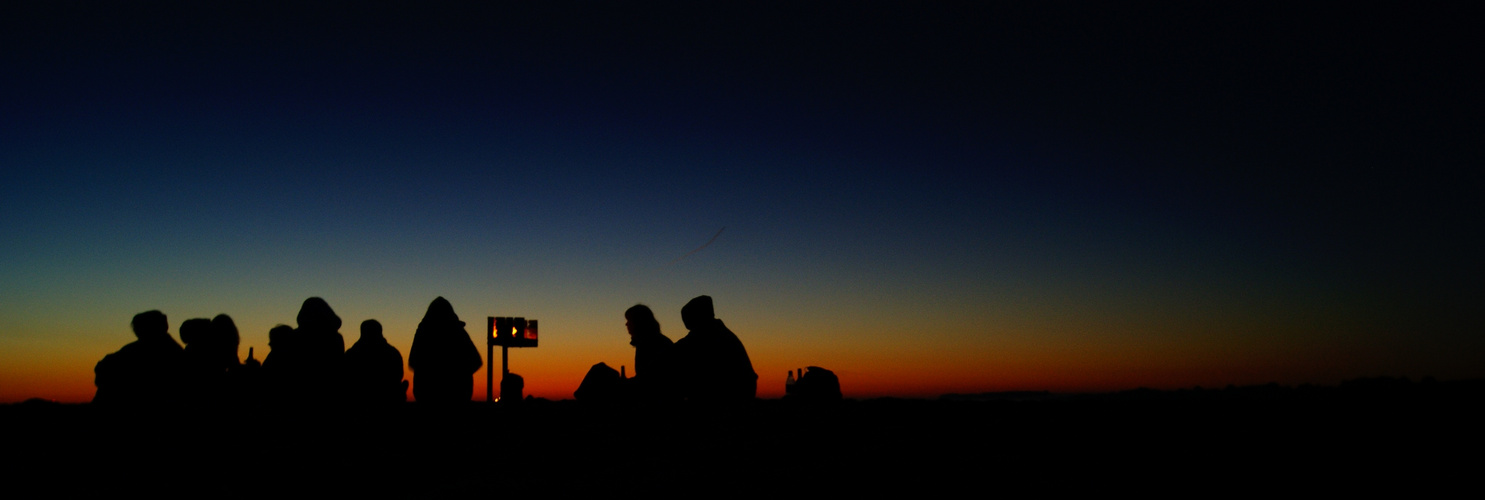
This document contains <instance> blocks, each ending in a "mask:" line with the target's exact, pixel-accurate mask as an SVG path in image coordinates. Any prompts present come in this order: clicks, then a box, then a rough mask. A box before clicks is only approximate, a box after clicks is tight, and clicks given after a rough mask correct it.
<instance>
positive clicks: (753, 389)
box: [674, 295, 758, 402]
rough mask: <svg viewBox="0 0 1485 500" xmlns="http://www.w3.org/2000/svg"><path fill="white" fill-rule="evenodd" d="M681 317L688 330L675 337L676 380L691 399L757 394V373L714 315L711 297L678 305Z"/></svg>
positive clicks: (749, 397) (733, 336) (739, 397)
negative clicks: (677, 370)
mask: <svg viewBox="0 0 1485 500" xmlns="http://www.w3.org/2000/svg"><path fill="white" fill-rule="evenodd" d="M681 321H682V322H683V323H685V324H686V329H687V330H690V333H687V334H686V336H685V337H682V338H681V340H679V341H676V343H675V349H674V354H675V357H676V366H677V368H678V369H679V370H680V373H679V374H678V376H679V377H678V383H679V385H680V388H681V392H682V394H683V395H684V396H685V397H686V399H689V400H691V401H710V402H737V401H749V400H752V399H753V398H754V397H757V395H758V374H757V372H754V371H753V361H752V360H751V359H749V358H748V351H747V349H745V348H743V344H742V341H741V340H738V339H737V335H736V334H734V333H732V330H729V329H727V325H724V324H722V320H720V319H717V318H716V313H715V312H714V311H713V309H712V298H711V297H709V296H706V295H702V296H700V297H696V298H694V299H691V302H688V303H686V306H685V307H682V308H681Z"/></svg>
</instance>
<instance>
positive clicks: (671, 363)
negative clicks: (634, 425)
mask: <svg viewBox="0 0 1485 500" xmlns="http://www.w3.org/2000/svg"><path fill="white" fill-rule="evenodd" d="M624 319H625V320H626V321H625V322H624V327H625V328H627V329H628V330H629V345H632V346H634V378H633V379H630V381H629V387H630V391H629V392H630V395H631V396H632V397H635V398H639V399H671V398H674V397H676V387H675V384H676V367H675V353H674V352H673V351H674V349H675V343H674V342H671V341H670V337H666V336H665V334H663V333H660V322H659V321H657V320H656V319H655V313H654V311H651V310H650V308H649V307H648V306H645V305H644V304H636V305H635V306H634V307H630V308H629V310H627V311H624ZM744 355H746V354H744ZM749 366H750V367H751V366H752V365H751V364H750V365H749Z"/></svg>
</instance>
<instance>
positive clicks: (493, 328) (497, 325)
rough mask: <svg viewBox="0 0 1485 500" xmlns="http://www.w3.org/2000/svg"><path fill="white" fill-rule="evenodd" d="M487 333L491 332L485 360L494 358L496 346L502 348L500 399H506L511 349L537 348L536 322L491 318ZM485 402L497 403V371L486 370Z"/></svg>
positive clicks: (487, 337)
mask: <svg viewBox="0 0 1485 500" xmlns="http://www.w3.org/2000/svg"><path fill="white" fill-rule="evenodd" d="M485 331H487V332H489V333H488V334H487V335H486V336H485V338H486V339H488V340H489V345H488V347H487V348H486V354H485V359H491V358H494V357H495V346H497V345H498V346H500V382H501V393H502V394H501V395H500V397H501V398H504V397H505V394H504V392H505V390H504V387H505V378H506V376H507V375H510V348H512V347H536V341H537V328H536V320H534V319H531V320H528V319H526V318H510V317H495V316H490V321H489V327H488V328H486V329H485ZM516 397H517V398H519V397H520V396H519V395H517V396H516ZM485 401H486V402H494V401H495V370H490V369H486V370H485Z"/></svg>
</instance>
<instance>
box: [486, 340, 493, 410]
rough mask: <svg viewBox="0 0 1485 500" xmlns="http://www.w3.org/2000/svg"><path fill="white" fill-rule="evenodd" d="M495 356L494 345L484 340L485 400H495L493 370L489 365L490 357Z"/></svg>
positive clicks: (490, 401)
mask: <svg viewBox="0 0 1485 500" xmlns="http://www.w3.org/2000/svg"><path fill="white" fill-rule="evenodd" d="M493 357H495V346H494V345H493V344H490V341H489V340H488V339H487V340H485V402H486V403H494V402H495V370H494V367H492V366H490V358H493Z"/></svg>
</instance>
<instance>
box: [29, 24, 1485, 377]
mask: <svg viewBox="0 0 1485 500" xmlns="http://www.w3.org/2000/svg"><path fill="white" fill-rule="evenodd" d="M709 4H710V3H709ZM1358 8H1360V7H1359V6H1357V5H1353V4H1339V5H1334V6H1325V5H1311V4H1306V5H1302V6H1296V5H1287V4H1279V5H1251V4H1250V3H1248V2H1238V3H1232V4H1227V3H1211V2H1202V3H1199V4H1195V5H1188V4H1184V3H1176V4H1157V5H1149V4H1134V5H1110V4H1106V3H1095V4H1092V5H1087V4H1082V3H1054V2H1036V3H1035V4H1034V5H1030V6H1017V5H988V6H987V5H978V4H973V3H972V4H960V3H937V4H935V5H931V6H922V5H916V4H897V3H869V2H843V3H811V4H810V5H803V6H801V5H795V4H793V3H781V4H771V3H759V2H743V3H737V4H723V5H715V4H712V5H707V6H705V7H702V6H694V5H689V4H685V3H682V4H677V5H668V6H663V7H656V6H646V7H643V8H640V7H634V6H628V5H611V4H608V3H598V2H545V3H544V5H542V6H515V7H511V6H498V7H492V6H484V7H467V6H460V7H430V6H427V5H424V4H418V5H401V4H396V3H387V4H382V3H375V2H351V3H347V4H345V5H337V6H317V7H293V8H283V7H281V6H273V7H262V6H257V5H249V6H242V7H240V8H236V9H226V10H224V9H222V8H220V7H217V6H203V5H198V4H196V3H192V2H185V3H159V4H156V3H145V4H139V3H127V4H125V3H103V4H101V5H100V4H98V3H94V2H76V3H73V2H8V3H6V5H5V6H4V7H0V235H3V239H0V402H12V401H20V400H24V399H26V398H31V397H42V398H48V399H57V400H62V401H86V400H88V399H90V398H91V397H92V394H93V386H92V377H93V374H92V367H93V365H94V364H95V363H96V362H97V361H98V360H99V359H101V358H102V357H103V356H104V355H106V354H108V353H110V352H113V351H115V350H117V349H118V348H119V347H121V346H122V345H124V344H125V343H128V342H130V341H132V340H133V335H132V334H131V333H130V330H129V320H130V319H131V318H132V316H133V315H134V314H136V313H138V312H142V311H146V310H150V309H159V310H161V311H163V312H165V313H166V314H167V315H168V316H169V318H170V323H171V333H172V334H175V333H177V330H178V327H179V325H180V323H181V322H182V321H184V320H186V319H189V318H195V317H210V316H213V315H215V314H218V313H227V314H229V315H231V316H232V317H233V318H234V319H235V320H236V321H237V324H238V326H239V328H240V329H241V331H242V349H241V355H242V356H243V357H246V356H247V350H248V348H249V347H253V348H255V349H256V357H257V358H258V359H262V357H263V356H264V355H265V354H266V353H267V332H268V330H269V328H271V327H272V326H273V325H275V324H279V323H288V324H291V325H292V324H293V320H294V317H295V315H296V314H297V312H298V309H299V305H300V303H301V302H303V300H304V299H305V298H307V297H311V296H319V297H323V298H325V299H326V300H327V301H328V302H329V304H330V305H331V307H333V308H334V309H335V311H336V312H337V313H338V314H339V315H340V317H341V318H342V319H343V320H344V323H345V326H344V327H342V329H341V333H342V334H343V335H344V336H345V337H346V340H347V342H346V343H347V345H350V344H351V343H353V342H354V341H355V339H356V338H357V337H358V335H359V332H358V329H357V325H359V324H360V322H361V321H362V320H365V319H368V318H375V319H378V320H379V321H381V322H382V324H383V325H384V327H385V331H386V336H387V339H388V340H389V341H390V342H391V343H392V344H393V345H394V346H396V347H398V348H399V349H400V350H401V351H402V352H403V354H404V356H406V355H407V353H408V349H409V348H410V347H411V345H412V335H413V331H414V330H415V328H416V325H417V323H418V321H419V320H420V319H421V317H422V315H423V313H424V312H425V311H426V308H427V306H428V303H429V302H431V301H432V300H433V298H435V297H437V296H443V297H445V298H447V299H449V301H450V302H451V303H452V304H453V305H454V309H455V311H457V312H458V314H459V315H460V317H461V318H462V319H463V320H464V321H465V322H467V323H468V324H469V326H470V327H471V328H470V331H471V334H472V335H474V336H475V338H476V340H478V339H479V338H480V337H479V336H480V335H481V334H482V329H483V327H484V324H485V318H486V317H487V316H492V315H502V316H525V317H528V318H537V319H540V320H541V322H542V323H541V324H542V335H543V339H542V345H541V347H539V348H537V349H525V350H518V351H512V354H511V358H512V369H513V371H515V372H517V373H521V374H522V375H523V376H525V378H526V381H527V382H526V383H527V393H528V394H532V395H536V396H539V397H547V398H553V399H561V398H569V397H571V394H572V391H573V390H574V389H576V387H577V384H578V382H579V380H580V379H581V377H582V375H583V374H584V373H585V372H586V370H587V368H588V366H590V365H591V364H593V363H596V362H599V361H603V362H606V363H608V364H610V365H614V366H617V365H630V366H631V368H632V364H633V350H632V348H631V347H629V346H628V344H627V340H628V338H627V336H626V335H625V334H624V319H623V317H622V313H623V311H624V309H626V308H627V307H629V306H631V305H633V304H635V303H644V304H647V305H649V306H651V307H652V308H653V309H654V310H655V312H656V313H657V316H658V317H659V319H660V322H661V326H662V329H663V332H664V333H665V334H666V335H668V336H669V337H671V338H672V339H679V338H681V337H682V336H684V335H685V329H684V327H683V326H682V325H681V322H680V314H679V311H680V307H681V306H682V305H683V304H685V302H686V301H687V300H689V299H690V298H692V297H694V296H696V295H701V294H708V295H711V296H712V297H714V299H715V301H716V306H717V314H718V317H720V318H721V319H723V320H724V321H725V322H726V323H727V324H728V326H729V327H730V328H731V329H732V330H733V331H735V332H736V333H737V334H738V336H739V337H740V338H741V339H742V341H743V342H744V344H745V345H746V346H747V348H748V352H749V354H750V355H751V357H752V360H753V365H754V367H755V369H756V370H757V371H758V373H759V376H760V379H759V395H760V396H762V397H778V396H780V395H781V394H782V392H783V381H784V376H785V372H786V370H789V369H793V368H798V367H804V366H810V365H817V366H823V367H826V368H830V369H832V370H834V371H835V372H836V373H837V374H838V375H839V376H840V379H841V383H842V389H843V390H844V391H845V393H846V394H847V396H851V397H870V396H882V395H893V396H914V397H917V396H929V397H931V396H936V395H938V394H942V393H946V392H983V391H999V390H1040V389H1049V390H1054V391H1095V390H1115V389H1127V388H1133V387H1139V386H1145V387H1155V388H1175V387H1190V386H1193V385H1203V386H1208V387H1212V386H1223V385H1227V384H1251V383H1265V382H1270V381H1277V382H1280V383H1286V384H1299V383H1325V384H1333V383H1336V382H1338V381H1340V380H1343V379H1348V378H1355V377H1362V376H1378V375H1394V376H1410V377H1421V376H1435V377H1438V378H1441V379H1458V378H1475V377H1482V376H1485V363H1481V361H1482V360H1485V336H1482V335H1481V334H1482V333H1485V332H1482V326H1485V321H1482V319H1481V315H1480V314H1478V313H1477V310H1478V309H1479V304H1481V303H1482V300H1481V299H1485V289H1482V286H1481V282H1482V278H1485V276H1482V275H1485V273H1482V266H1481V263H1480V258H1481V255H1485V248H1482V244H1481V243H1480V241H1481V238H1480V237H1479V235H1480V234H1481V232H1482V231H1481V230H1482V229H1485V223H1482V222H1485V221H1482V215H1485V210H1482V208H1485V207H1482V203H1481V201H1479V193H1480V192H1481V191H1482V190H1481V188H1482V187H1485V186H1482V183H1481V181H1480V176H1479V174H1478V173H1476V171H1477V170H1478V169H1479V168H1480V167H1481V166H1482V165H1485V162H1482V159H1485V155H1482V151H1481V140H1480V139H1481V137H1485V126H1482V124H1485V120H1482V118H1485V113H1482V106H1481V97H1480V93H1479V92H1478V91H1477V89H1476V88H1475V87H1477V86H1478V85H1477V80H1476V79H1475V78H1473V77H1468V76H1466V75H1470V74H1472V73H1473V71H1471V70H1473V69H1474V67H1475V66H1478V59H1479V56H1478V54H1477V50H1476V49H1475V47H1480V46H1485V41H1482V40H1480V38H1481V37H1480V35H1479V34H1477V29H1476V27H1477V26H1478V25H1479V23H1478V21H1479V19H1478V17H1477V16H1475V15H1474V14H1473V9H1468V8H1467V6H1460V7H1459V9H1460V10H1459V11H1458V12H1451V11H1449V10H1448V9H1445V8H1435V7H1430V8H1426V9H1425V8H1418V7H1392V8H1389V9H1387V10H1357V9H1358ZM724 227H725V228H726V229H725V231H723V232H722V234H721V235H720V237H718V238H717V239H716V240H715V241H714V242H713V243H711V244H710V245H709V246H707V247H706V248H705V249H703V250H701V251H699V252H697V253H695V254H692V255H689V256H686V257H685V258H681V259H680V260H677V259H678V258H680V257H682V256H684V255H686V254H687V252H690V251H692V250H694V249H696V248H697V247H699V246H701V245H702V244H704V243H706V242H707V241H708V240H709V239H710V238H712V236H713V235H715V234H717V232H718V230H721V229H722V228H724ZM479 345H481V351H483V350H484V349H483V344H479ZM497 364H498V361H497ZM408 377H409V378H410V379H413V380H414V384H416V377H415V375H414V374H413V373H411V372H408ZM484 379H485V374H484V372H483V371H481V372H480V373H479V374H477V381H476V385H477V387H476V392H477V393H478V394H480V395H481V396H480V397H483V396H482V394H483V393H484Z"/></svg>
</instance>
